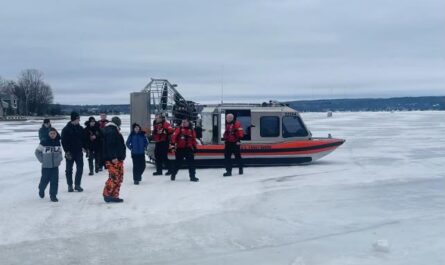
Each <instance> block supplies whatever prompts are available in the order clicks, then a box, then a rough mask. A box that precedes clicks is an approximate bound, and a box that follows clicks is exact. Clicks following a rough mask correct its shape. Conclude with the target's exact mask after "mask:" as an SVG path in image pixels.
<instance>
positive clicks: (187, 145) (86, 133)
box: [35, 112, 244, 202]
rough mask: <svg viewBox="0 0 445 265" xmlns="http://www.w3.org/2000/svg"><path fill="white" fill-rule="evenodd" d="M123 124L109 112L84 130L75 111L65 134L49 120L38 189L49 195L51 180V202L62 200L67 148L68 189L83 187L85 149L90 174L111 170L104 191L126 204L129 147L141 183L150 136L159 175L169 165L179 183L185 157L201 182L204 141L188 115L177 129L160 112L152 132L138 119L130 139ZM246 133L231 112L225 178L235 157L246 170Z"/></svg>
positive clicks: (41, 136)
mask: <svg viewBox="0 0 445 265" xmlns="http://www.w3.org/2000/svg"><path fill="white" fill-rule="evenodd" d="M121 124H122V122H121V120H120V118H119V117H113V118H112V119H111V121H108V120H107V117H106V115H105V114H101V115H100V120H99V121H96V120H95V118H94V117H90V118H89V119H88V120H87V121H86V122H85V127H84V128H83V127H82V126H81V125H80V116H79V114H78V113H76V112H72V113H71V119H70V122H68V123H67V124H66V126H65V127H64V128H63V130H62V134H61V136H60V135H59V133H58V132H57V130H56V129H55V128H53V127H52V126H51V122H50V120H49V119H45V120H44V121H43V125H42V127H41V128H40V130H39V140H40V144H39V146H38V147H37V149H36V150H35V155H36V157H37V159H38V160H39V161H40V163H41V164H42V175H41V179H40V183H39V187H38V188H39V196H40V197H41V198H44V197H45V189H46V187H47V186H48V184H49V185H50V190H49V195H50V199H51V201H53V202H57V201H58V199H57V192H58V180H59V166H60V164H61V162H62V160H63V154H62V149H63V151H64V152H65V156H64V157H65V160H66V170H65V173H66V180H67V185H68V192H74V191H77V192H82V191H83V188H82V187H81V182H82V175H83V166H84V162H83V156H84V153H85V154H86V157H87V158H88V165H89V175H94V173H98V172H100V171H102V170H103V168H104V167H105V168H106V169H107V170H108V175H109V177H108V180H107V181H106V183H105V187H104V190H103V197H104V201H105V202H123V199H121V198H120V197H119V191H120V187H121V184H122V181H123V175H124V160H125V158H126V148H128V149H129V150H131V157H132V160H133V180H134V184H135V185H139V182H140V181H141V180H142V175H143V173H144V171H145V167H146V161H145V150H146V149H147V147H148V142H149V140H151V141H154V142H155V150H154V152H155V162H156V171H155V172H154V173H153V175H155V176H156V175H163V172H162V171H163V168H166V169H167V172H166V175H170V179H171V180H172V181H175V180H176V175H177V173H178V171H179V169H180V168H181V165H182V163H183V161H184V160H185V161H186V164H187V166H188V169H189V176H190V181H192V182H198V181H199V179H198V178H197V177H196V168H195V165H194V154H195V151H196V149H197V145H198V141H197V135H196V130H195V129H194V128H193V127H192V124H191V122H190V121H189V120H188V119H183V120H182V122H181V124H180V125H179V126H177V127H176V128H173V127H172V126H171V125H170V123H169V122H168V121H166V119H165V116H164V115H163V114H158V115H156V117H155V120H154V122H153V129H152V131H151V134H150V135H149V136H147V135H146V133H145V131H144V130H143V129H142V128H141V126H140V125H139V124H136V123H135V124H133V125H132V128H131V133H130V134H129V136H128V138H127V140H126V141H124V138H123V136H122V134H121V132H120V131H121V129H120V128H121ZM243 135H244V133H243V129H242V127H241V125H240V123H239V122H238V121H236V119H235V117H234V116H233V114H227V116H226V130H225V133H224V141H225V154H224V157H225V167H226V172H225V173H224V175H223V176H225V177H227V176H231V175H232V166H233V165H232V159H231V157H232V155H234V156H235V159H236V163H237V165H238V166H239V174H243V164H242V159H241V153H240V144H241V139H242V138H243ZM170 150H171V151H174V152H175V158H176V159H175V161H169V159H168V153H169V151H170ZM172 162H173V163H172ZM74 164H76V173H75V178H74V182H73V168H74ZM73 184H74V186H73Z"/></svg>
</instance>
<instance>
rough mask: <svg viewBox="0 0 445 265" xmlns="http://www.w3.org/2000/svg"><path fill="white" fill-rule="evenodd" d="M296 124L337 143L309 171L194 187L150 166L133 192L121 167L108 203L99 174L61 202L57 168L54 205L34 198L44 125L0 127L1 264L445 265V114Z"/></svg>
mask: <svg viewBox="0 0 445 265" xmlns="http://www.w3.org/2000/svg"><path fill="white" fill-rule="evenodd" d="M302 116H303V118H304V120H305V122H306V123H307V125H308V126H309V128H310V129H311V131H312V133H313V134H314V136H327V135H328V133H331V134H332V136H333V137H338V138H344V139H346V140H347V141H346V143H345V144H344V145H343V146H341V147H340V148H339V149H338V150H336V151H335V152H333V153H332V154H331V155H329V156H327V157H325V158H323V159H322V160H320V161H318V162H315V163H313V164H310V165H304V166H293V167H269V168H265V167H264V168H247V169H246V170H245V175H243V176H234V177H232V178H222V177H221V175H222V173H223V169H202V170H198V172H197V177H199V178H200V179H201V182H199V183H191V182H189V181H188V178H187V172H186V171H185V170H183V171H181V172H180V174H179V175H178V177H177V181H176V182H170V181H169V179H168V177H166V176H156V177H154V176H152V175H151V173H152V171H153V168H152V167H151V166H149V167H148V168H147V170H146V172H145V174H144V176H143V181H142V183H141V185H140V186H135V185H133V184H132V176H131V167H132V165H131V158H129V159H127V161H126V174H125V180H124V184H123V186H122V193H121V194H122V198H124V199H125V202H124V203H123V204H115V205H109V204H105V203H104V202H103V199H102V195H101V193H102V189H103V184H104V182H105V180H106V178H107V175H106V173H105V172H103V173H100V174H98V175H95V176H87V175H85V174H84V177H83V185H82V186H83V187H84V189H85V192H83V193H68V192H67V190H66V182H65V176H64V167H65V165H64V164H63V165H62V166H61V168H60V180H59V196H58V197H59V200H60V202H59V203H51V202H49V199H48V198H47V197H48V195H47V197H46V198H45V199H40V198H39V197H38V195H37V185H38V181H39V177H40V166H39V164H38V163H37V161H36V159H35V158H34V149H35V147H36V146H37V130H38V128H39V127H40V122H38V121H27V122H8V123H0V168H1V175H0V264H21V265H22V264H298V265H302V264H304V265H314V264H323V265H324V264H326V265H328V264H329V265H347V264H354V265H355V264H363V265H368V264H379V265H381V264H400V265H411V264H412V265H419V264H427V265H436V264H437V265H443V264H445V254H444V253H445V112H395V113H386V112H376V113H373V112H366V113H334V115H333V117H332V118H327V117H326V113H303V114H302ZM85 119H86V117H82V121H84V120H85ZM123 120H124V128H123V129H124V131H123V132H124V135H125V137H126V135H127V134H128V130H129V117H128V116H123ZM65 123H66V121H55V122H53V125H55V127H56V128H57V129H59V130H61V128H62V127H63V125H64V124H65ZM85 162H86V161H85ZM85 170H86V166H85ZM379 240H380V241H382V240H386V242H388V245H389V244H390V250H389V251H376V250H375V247H374V246H375V244H376V242H379Z"/></svg>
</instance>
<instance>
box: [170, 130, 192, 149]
mask: <svg viewBox="0 0 445 265" xmlns="http://www.w3.org/2000/svg"><path fill="white" fill-rule="evenodd" d="M172 144H176V148H178V149H182V148H196V133H195V131H194V130H192V129H190V128H188V127H187V128H184V127H180V128H177V129H176V130H175V132H174V133H173V137H172Z"/></svg>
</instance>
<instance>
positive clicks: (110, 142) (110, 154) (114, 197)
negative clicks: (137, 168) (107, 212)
mask: <svg viewBox="0 0 445 265" xmlns="http://www.w3.org/2000/svg"><path fill="white" fill-rule="evenodd" d="M120 126H121V119H120V118H119V117H113V118H112V119H111V122H110V123H108V124H107V125H106V126H105V128H104V132H103V134H104V135H103V144H104V153H103V155H104V161H105V167H106V168H107V170H108V180H107V182H106V183H105V188H104V191H103V196H104V201H105V202H123V201H124V200H123V199H121V198H119V191H120V188H121V184H122V181H123V180H124V160H125V155H126V147H125V141H124V137H122V134H121V133H120Z"/></svg>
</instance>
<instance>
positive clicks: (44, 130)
mask: <svg viewBox="0 0 445 265" xmlns="http://www.w3.org/2000/svg"><path fill="white" fill-rule="evenodd" d="M50 129H51V121H50V120H49V119H44V120H43V124H42V127H40V129H39V140H40V142H43V141H45V140H47V139H48V137H49V136H48V133H49V130H50Z"/></svg>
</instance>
